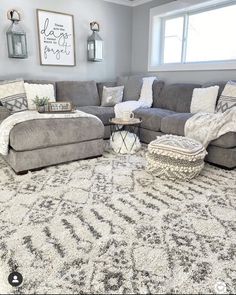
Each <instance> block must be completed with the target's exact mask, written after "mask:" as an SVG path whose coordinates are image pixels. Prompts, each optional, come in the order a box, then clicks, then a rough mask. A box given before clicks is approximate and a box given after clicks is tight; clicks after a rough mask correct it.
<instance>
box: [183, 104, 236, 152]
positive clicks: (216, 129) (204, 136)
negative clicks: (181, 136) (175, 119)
mask: <svg viewBox="0 0 236 295" xmlns="http://www.w3.org/2000/svg"><path fill="white" fill-rule="evenodd" d="M228 132H236V107H233V108H231V109H229V110H227V111H226V112H224V113H215V114H212V113H197V114H195V115H194V116H192V117H191V118H189V119H188V120H187V122H186V123H185V136H186V137H190V138H192V139H195V140H197V141H199V142H200V143H202V144H203V145H204V146H205V147H207V146H208V144H209V143H210V142H211V141H212V140H215V139H217V138H219V137H220V136H222V135H224V134H226V133H228Z"/></svg>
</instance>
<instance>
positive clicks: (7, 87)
mask: <svg viewBox="0 0 236 295" xmlns="http://www.w3.org/2000/svg"><path fill="white" fill-rule="evenodd" d="M0 101H1V103H2V105H3V106H4V107H5V108H7V109H8V110H9V111H10V112H12V113H16V112H20V111H25V110H27V109H28V105H27V98H26V93H25V87H24V81H23V80H22V79H19V80H13V81H3V82H0Z"/></svg>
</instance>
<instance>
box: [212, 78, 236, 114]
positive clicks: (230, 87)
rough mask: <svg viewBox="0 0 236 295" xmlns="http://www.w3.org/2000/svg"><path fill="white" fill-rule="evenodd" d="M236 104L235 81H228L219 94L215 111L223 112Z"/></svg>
mask: <svg viewBox="0 0 236 295" xmlns="http://www.w3.org/2000/svg"><path fill="white" fill-rule="evenodd" d="M235 106H236V82H234V81H229V82H228V83H227V84H226V85H225V88H224V90H223V92H222V94H221V96H220V99H219V101H218V104H217V106H216V111H217V112H218V113H224V112H225V111H227V110H228V109H231V108H232V107H235Z"/></svg>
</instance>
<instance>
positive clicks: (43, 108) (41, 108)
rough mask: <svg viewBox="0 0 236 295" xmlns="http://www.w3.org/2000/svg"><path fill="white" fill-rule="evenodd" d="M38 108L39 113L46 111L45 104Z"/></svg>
mask: <svg viewBox="0 0 236 295" xmlns="http://www.w3.org/2000/svg"><path fill="white" fill-rule="evenodd" d="M37 110H38V112H39V113H45V106H39V107H38V108H37Z"/></svg>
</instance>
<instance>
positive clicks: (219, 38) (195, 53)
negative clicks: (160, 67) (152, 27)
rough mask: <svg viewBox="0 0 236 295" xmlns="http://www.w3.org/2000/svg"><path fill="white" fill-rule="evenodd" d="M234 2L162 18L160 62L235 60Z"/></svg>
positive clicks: (235, 18) (235, 21)
mask: <svg viewBox="0 0 236 295" xmlns="http://www.w3.org/2000/svg"><path fill="white" fill-rule="evenodd" d="M235 16H236V4H234V5H232V4H231V5H228V6H224V7H222V6H221V7H215V8H214V9H209V8H208V9H207V10H206V9H205V10H204V11H195V12H188V13H185V14H182V15H178V16H175V17H171V18H162V34H161V35H162V36H161V40H162V41H161V48H162V49H161V55H160V63H161V64H171V63H196V62H213V61H227V60H236V34H235V28H236V17H235Z"/></svg>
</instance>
